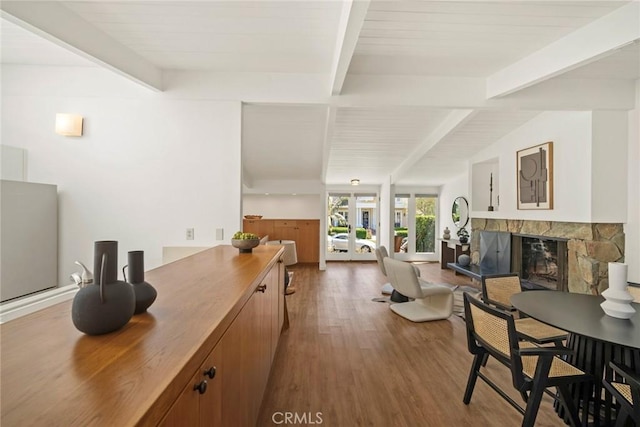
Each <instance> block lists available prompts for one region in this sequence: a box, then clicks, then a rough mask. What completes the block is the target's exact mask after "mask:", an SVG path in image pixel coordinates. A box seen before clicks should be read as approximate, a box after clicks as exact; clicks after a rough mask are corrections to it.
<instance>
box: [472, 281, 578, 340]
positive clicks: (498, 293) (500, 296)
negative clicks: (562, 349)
mask: <svg viewBox="0 0 640 427" xmlns="http://www.w3.org/2000/svg"><path fill="white" fill-rule="evenodd" d="M520 292H522V285H521V283H520V277H519V276H518V274H517V273H503V274H491V275H486V276H482V300H483V301H484V302H485V303H487V304H490V305H492V306H495V307H498V308H500V309H502V310H505V311H508V312H512V313H517V310H516V309H515V307H513V306H512V305H511V297H512V296H513V295H515V294H517V293H520ZM517 314H518V318H516V319H515V325H516V331H517V332H518V335H519V336H520V338H521V339H526V340H528V341H532V342H534V343H536V344H547V343H554V344H556V345H562V341H564V340H565V339H566V338H567V332H566V331H563V330H562V329H558V328H554V327H553V326H549V325H547V324H546V323H542V322H539V321H537V320H535V319H532V318H530V317H522V316H520V314H519V313H517Z"/></svg>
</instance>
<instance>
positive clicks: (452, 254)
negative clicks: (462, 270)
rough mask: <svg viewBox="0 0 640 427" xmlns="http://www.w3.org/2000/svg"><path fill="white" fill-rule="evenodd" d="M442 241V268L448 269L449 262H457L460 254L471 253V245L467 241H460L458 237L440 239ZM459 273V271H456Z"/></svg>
mask: <svg viewBox="0 0 640 427" xmlns="http://www.w3.org/2000/svg"><path fill="white" fill-rule="evenodd" d="M440 240H441V241H442V243H441V246H440V268H441V269H443V270H444V269H446V268H447V264H448V263H457V262H458V257H459V256H460V255H463V254H465V255H469V253H470V251H469V248H470V247H471V245H470V244H469V243H468V242H467V243H460V240H458V239H440ZM454 272H455V274H456V275H457V274H458V272H457V271H455V270H454Z"/></svg>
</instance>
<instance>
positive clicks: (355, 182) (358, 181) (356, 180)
mask: <svg viewBox="0 0 640 427" xmlns="http://www.w3.org/2000/svg"><path fill="white" fill-rule="evenodd" d="M351 185H360V180H359V179H357V178H354V179H352V180H351Z"/></svg>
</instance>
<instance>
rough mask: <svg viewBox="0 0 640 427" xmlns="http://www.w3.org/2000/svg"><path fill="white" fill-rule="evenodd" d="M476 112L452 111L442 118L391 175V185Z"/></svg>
mask: <svg viewBox="0 0 640 427" xmlns="http://www.w3.org/2000/svg"><path fill="white" fill-rule="evenodd" d="M476 113H477V111H476V110H454V111H452V112H451V113H449V114H448V115H447V117H445V118H444V120H443V121H442V122H441V123H440V124H439V125H438V127H437V128H435V129H434V131H433V132H431V134H429V136H427V138H426V139H425V140H424V141H423V142H422V143H421V144H420V145H418V146H417V147H416V148H415V149H414V150H413V151H412V152H411V153H410V154H409V155H408V156H407V157H406V159H404V161H403V162H402V163H401V164H400V166H398V167H397V168H396V169H395V170H394V171H393V172H392V173H391V183H392V184H395V183H397V182H398V180H399V179H400V178H402V176H403V175H404V172H406V171H408V170H410V169H411V168H412V167H413V166H415V164H416V163H418V162H419V161H420V160H421V159H422V158H423V157H424V155H425V154H427V153H428V152H429V150H431V148H433V147H434V146H435V145H436V144H437V143H439V142H440V141H442V140H443V139H444V138H445V137H446V136H447V135H449V134H451V132H453V131H455V130H456V129H458V128H460V126H463V125H464V124H465V123H466V122H467V121H468V120H470V119H471V118H472V117H473V116H474V115H476Z"/></svg>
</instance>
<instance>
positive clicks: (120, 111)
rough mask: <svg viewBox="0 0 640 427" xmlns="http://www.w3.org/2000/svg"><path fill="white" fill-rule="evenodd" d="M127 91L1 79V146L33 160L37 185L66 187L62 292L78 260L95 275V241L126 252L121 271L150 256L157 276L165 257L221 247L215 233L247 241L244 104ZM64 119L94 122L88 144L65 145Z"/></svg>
mask: <svg viewBox="0 0 640 427" xmlns="http://www.w3.org/2000/svg"><path fill="white" fill-rule="evenodd" d="M65 75H66V76H67V77H69V76H71V77H72V78H71V80H70V81H69V80H67V79H66V78H62V77H63V76H65ZM118 79H119V80H118ZM118 79H114V77H113V76H112V75H110V73H107V72H103V70H98V69H95V68H85V69H83V68H69V69H65V68H63V67H13V66H3V68H2V87H3V93H2V141H3V143H4V144H8V145H12V146H16V147H20V148H24V149H26V150H27V152H28V156H29V175H28V180H29V181H32V182H43V183H50V184H56V185H58V191H59V206H60V208H59V216H60V220H59V233H60V244H59V269H58V271H59V280H60V283H61V284H66V283H69V280H68V277H69V274H70V273H71V272H73V271H76V270H77V269H78V268H77V266H75V265H74V264H73V262H74V261H75V260H80V261H83V262H85V263H87V265H88V266H91V265H92V260H93V242H94V241H96V240H104V239H109V240H111V239H113V240H118V241H119V263H118V264H119V265H120V266H122V265H124V264H126V261H127V259H126V253H127V251H129V250H144V251H145V267H146V269H150V268H154V267H156V266H158V265H160V264H161V262H162V247H163V246H191V245H193V246H214V245H216V244H219V243H223V242H221V241H216V240H215V229H216V228H223V229H224V230H225V238H227V239H228V238H229V237H230V236H231V234H232V233H233V232H234V231H235V230H237V229H240V219H241V212H240V206H241V201H240V197H241V176H240V175H241V171H240V164H241V163H240V129H241V123H240V121H241V104H240V102H213V101H202V100H197V101H192V100H177V99H170V98H168V97H166V96H164V95H163V94H157V93H150V92H149V91H146V90H144V92H141V89H140V88H138V87H137V86H135V85H134V84H132V83H130V82H128V81H126V80H124V79H121V78H118ZM67 83H68V87H66V89H67V90H65V86H67ZM34 87H36V88H37V90H36V91H34V90H33V88H34ZM105 88H106V89H105ZM61 112H71V113H78V114H81V115H82V116H84V118H85V133H84V136H82V137H79V138H70V137H63V136H59V135H56V134H55V133H54V120H55V114H56V113H61ZM188 227H189V228H195V240H193V241H186V238H185V229H186V228H188ZM91 268H92V267H91Z"/></svg>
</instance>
